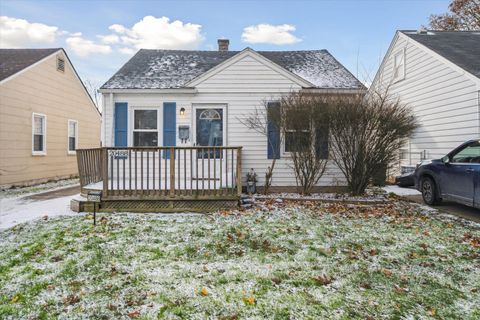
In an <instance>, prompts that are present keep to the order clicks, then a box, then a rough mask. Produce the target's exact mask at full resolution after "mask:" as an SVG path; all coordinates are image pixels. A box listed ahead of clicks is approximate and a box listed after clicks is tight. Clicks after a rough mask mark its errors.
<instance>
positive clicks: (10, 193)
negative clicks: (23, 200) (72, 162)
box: [0, 178, 79, 201]
mask: <svg viewBox="0 0 480 320" xmlns="http://www.w3.org/2000/svg"><path fill="white" fill-rule="evenodd" d="M78 184H79V180H78V179H77V178H75V179H64V180H58V181H50V182H46V183H42V184H37V185H33V186H28V187H17V188H8V189H0V201H2V200H3V199H5V198H12V197H20V196H22V197H25V196H28V195H31V194H35V193H39V192H43V191H54V190H58V189H62V188H65V187H68V186H74V185H78Z"/></svg>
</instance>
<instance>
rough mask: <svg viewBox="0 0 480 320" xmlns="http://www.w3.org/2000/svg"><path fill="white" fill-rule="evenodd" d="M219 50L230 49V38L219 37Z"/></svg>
mask: <svg viewBox="0 0 480 320" xmlns="http://www.w3.org/2000/svg"><path fill="white" fill-rule="evenodd" d="M217 42H218V51H228V45H229V44H230V40H228V39H218V40H217Z"/></svg>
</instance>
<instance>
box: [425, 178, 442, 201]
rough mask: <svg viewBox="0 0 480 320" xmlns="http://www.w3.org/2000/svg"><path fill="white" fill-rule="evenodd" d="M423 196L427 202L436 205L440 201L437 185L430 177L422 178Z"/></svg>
mask: <svg viewBox="0 0 480 320" xmlns="http://www.w3.org/2000/svg"><path fill="white" fill-rule="evenodd" d="M421 190H422V198H423V201H424V202H425V203H426V204H429V205H435V204H437V203H438V202H439V199H438V196H437V186H436V185H435V182H434V181H433V179H432V178H430V177H424V178H423V179H422V189H421Z"/></svg>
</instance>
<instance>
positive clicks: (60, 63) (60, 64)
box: [57, 57, 65, 72]
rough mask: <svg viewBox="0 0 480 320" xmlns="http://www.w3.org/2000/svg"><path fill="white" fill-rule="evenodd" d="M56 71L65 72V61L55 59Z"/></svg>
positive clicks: (58, 58)
mask: <svg viewBox="0 0 480 320" xmlns="http://www.w3.org/2000/svg"><path fill="white" fill-rule="evenodd" d="M57 71H60V72H65V60H64V59H63V58H60V57H57Z"/></svg>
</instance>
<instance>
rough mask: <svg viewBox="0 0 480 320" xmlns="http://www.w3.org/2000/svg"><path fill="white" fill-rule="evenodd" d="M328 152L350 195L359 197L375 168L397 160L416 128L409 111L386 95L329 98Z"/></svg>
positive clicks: (327, 100) (372, 94)
mask: <svg viewBox="0 0 480 320" xmlns="http://www.w3.org/2000/svg"><path fill="white" fill-rule="evenodd" d="M324 99H325V101H326V103H327V104H328V105H329V130H330V139H331V144H330V152H331V157H332V159H333V161H334V162H335V164H336V165H337V166H338V167H339V168H340V170H341V171H342V173H343V174H344V176H345V178H346V180H347V183H348V187H349V189H350V191H351V192H352V193H353V194H356V195H358V194H363V193H364V192H365V189H366V187H367V186H368V184H369V182H370V180H371V178H372V177H373V175H374V173H375V172H376V170H378V168H379V166H383V165H388V164H391V163H392V162H394V161H395V160H396V158H397V157H398V150H399V149H400V148H401V147H402V145H403V143H404V139H405V138H408V137H409V136H410V135H411V134H412V133H413V131H414V130H415V129H416V128H417V126H418V124H417V121H416V119H415V117H414V115H413V113H412V110H411V109H410V108H408V107H407V106H406V105H404V104H402V103H401V102H400V101H399V100H398V99H393V98H392V97H391V96H389V95H388V94H387V93H386V92H384V93H383V94H379V93H371V94H369V95H367V96H363V95H343V96H330V97H326V98H324Z"/></svg>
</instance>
